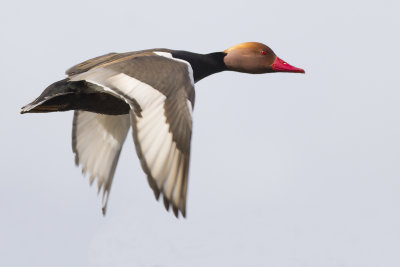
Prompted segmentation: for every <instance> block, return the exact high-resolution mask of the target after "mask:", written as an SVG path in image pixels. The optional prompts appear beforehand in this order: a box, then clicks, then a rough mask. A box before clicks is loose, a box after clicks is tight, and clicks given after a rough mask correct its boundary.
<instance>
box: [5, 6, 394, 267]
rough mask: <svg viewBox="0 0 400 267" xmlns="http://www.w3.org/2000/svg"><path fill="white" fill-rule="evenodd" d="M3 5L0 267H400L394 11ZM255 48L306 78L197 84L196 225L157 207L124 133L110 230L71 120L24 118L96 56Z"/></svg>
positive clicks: (244, 77) (219, 79)
mask: <svg viewBox="0 0 400 267" xmlns="http://www.w3.org/2000/svg"><path fill="white" fill-rule="evenodd" d="M0 5H1V6H0V34H1V42H0V47H1V50H2V53H1V56H0V73H1V78H2V79H1V82H2V85H1V89H2V90H1V94H2V95H1V96H2V97H1V100H2V101H1V113H0V118H1V125H2V127H1V139H0V147H1V152H0V153H1V168H0V179H1V180H0V181H1V186H0V211H1V218H0V251H1V253H0V265H1V266H41V267H42V266H57V267H63V266H66V267H67V266H68V267H71V266H74V267H75V266H77V267H80V266H101V267H103V266H152V267H156V266H157V267H164V266H165V267H176V266H178V267H183V266H185V267H186V266H211V267H214V266H215V267H216V266H218V267H220V266H233V267H236V266H285V267H286V266H288V267H289V266H290V267H291V266H301V267H321V266H324V267H331V266H332V267H336V266H343V267H345V266H346V267H347V266H349V267H355V266H360V267H361V266H362V267H368V266H385V267H391V266H393V267H394V266H400V257H399V254H398V253H399V251H400V227H399V225H400V215H399V210H400V164H399V161H400V152H399V151H400V123H399V120H400V119H399V115H400V91H399V90H400V88H399V84H400V75H399V64H400V63H399V62H400V60H399V59H400V53H399V48H400V39H399V27H400V19H399V9H400V4H399V3H398V1H394V0H393V1H342V0H338V1H330V2H329V3H328V2H327V1H316V0H315V1H307V0H303V1H250V0H249V1H205V0H204V1H198V2H196V3H195V2H190V1H182V2H176V1H160V2H159V3H156V2H153V1H118V0H114V1H99V0H98V1H77V0H70V1H63V2H59V1H40V0H38V1H8V2H7V3H5V2H3V3H1V4H0ZM246 41H259V42H263V43H265V44H267V45H269V46H270V47H271V48H272V49H273V50H274V51H275V53H276V54H277V55H278V56H279V57H281V58H282V59H284V60H285V61H287V62H288V63H290V64H292V65H294V66H296V67H301V68H304V69H305V70H306V75H300V74H288V73H283V74H282V73H281V74H264V75H248V74H241V73H233V72H230V73H228V72H226V73H221V74H216V75H214V76H211V77H209V78H207V79H205V80H202V81H201V82H199V83H198V84H196V106H195V111H194V133H193V140H192V161H191V168H190V181H189V192H188V207H187V209H188V217H187V219H183V220H182V219H180V220H177V219H176V218H175V217H174V216H173V214H172V213H167V212H166V211H165V210H164V207H163V205H162V203H159V202H156V201H155V200H154V197H153V193H152V191H151V189H150V188H149V186H148V184H147V180H146V178H145V174H144V173H143V171H142V170H141V168H140V164H139V161H138V159H137V156H136V153H135V150H134V146H133V142H132V138H131V135H130V134H129V135H128V138H127V142H126V143H125V147H124V149H123V151H122V154H121V158H120V162H119V165H118V167H117V171H116V174H115V180H114V183H113V188H112V190H111V196H110V202H109V206H108V214H107V216H106V217H103V216H102V214H101V199H100V198H99V197H97V194H96V189H95V188H90V187H89V185H88V184H89V182H88V178H87V177H86V178H82V175H81V172H80V170H79V169H78V168H76V167H75V165H74V156H73V153H72V149H71V126H72V112H65V113H52V114H26V115H20V114H19V108H20V107H21V106H23V105H25V104H27V103H28V102H30V101H31V100H33V99H34V98H35V97H37V96H38V95H39V94H40V93H41V92H42V91H43V90H44V89H45V87H46V86H48V85H49V84H51V83H53V82H54V81H57V80H60V79H62V78H63V77H64V71H65V70H66V69H67V68H69V67H71V66H72V65H74V64H76V63H79V62H81V61H83V60H85V59H88V58H91V57H95V56H98V55H101V54H105V53H108V52H125V51H134V50H140V49H146V48H156V47H165V48H172V49H184V50H189V51H193V52H201V53H208V52H215V51H222V50H224V49H226V48H228V47H230V46H232V45H235V44H238V43H241V42H246Z"/></svg>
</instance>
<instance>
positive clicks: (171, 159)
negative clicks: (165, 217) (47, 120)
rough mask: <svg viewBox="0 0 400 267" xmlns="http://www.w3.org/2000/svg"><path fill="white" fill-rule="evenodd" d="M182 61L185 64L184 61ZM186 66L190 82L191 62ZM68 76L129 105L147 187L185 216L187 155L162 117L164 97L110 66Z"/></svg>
mask: <svg viewBox="0 0 400 267" xmlns="http://www.w3.org/2000/svg"><path fill="white" fill-rule="evenodd" d="M173 60H176V59H173ZM177 61H181V60H177ZM182 62H185V63H186V64H187V65H188V63H187V62H186V61H183V60H182ZM188 68H189V74H190V75H189V76H190V79H191V81H192V84H193V75H192V73H191V71H192V70H191V67H190V65H188ZM71 78H72V80H86V81H88V82H91V83H95V84H97V85H100V86H102V87H103V88H104V90H106V91H112V93H113V94H116V95H118V96H119V97H121V98H122V99H124V100H125V101H126V102H127V103H128V104H129V105H130V106H131V110H132V111H131V114H130V116H131V122H132V123H131V124H132V127H133V137H134V141H135V145H136V150H137V154H138V156H139V158H140V161H141V163H142V167H143V170H144V171H145V173H146V174H147V176H148V179H149V183H150V186H151V187H152V189H153V190H154V192H155V194H156V197H158V196H159V194H160V192H161V193H162V194H163V196H164V204H165V205H166V208H167V209H168V207H169V203H171V204H172V207H173V210H174V213H175V215H176V216H178V215H177V214H178V209H179V210H180V211H181V212H182V214H183V215H184V216H185V210H186V207H185V206H186V190H187V175H188V167H189V155H184V154H183V153H182V152H181V151H180V150H179V149H178V148H177V145H176V143H175V142H174V141H173V136H172V133H171V131H170V125H169V124H168V122H167V119H166V117H165V101H166V96H165V95H164V94H162V93H161V92H160V91H158V90H156V89H155V88H153V87H152V86H150V85H148V84H146V83H143V82H141V81H140V80H138V79H135V78H133V77H131V76H129V75H126V74H124V73H119V72H116V71H114V70H109V69H103V68H98V69H94V70H93V71H89V72H86V73H82V74H79V75H76V76H74V77H71ZM135 102H136V103H135ZM135 104H139V106H140V109H141V110H136V107H137V105H135ZM187 106H188V108H189V111H190V113H191V112H192V109H193V107H192V104H191V102H190V101H189V100H187ZM89 163H91V162H89ZM89 163H88V164H89Z"/></svg>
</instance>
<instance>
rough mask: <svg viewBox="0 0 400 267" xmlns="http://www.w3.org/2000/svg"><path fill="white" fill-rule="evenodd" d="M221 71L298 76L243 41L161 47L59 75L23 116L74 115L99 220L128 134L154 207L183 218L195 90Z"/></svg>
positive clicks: (76, 146)
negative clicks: (213, 47) (194, 48)
mask: <svg viewBox="0 0 400 267" xmlns="http://www.w3.org/2000/svg"><path fill="white" fill-rule="evenodd" d="M222 71H235V72H242V73H250V74H263V73H276V72H288V73H305V71H304V70H303V69H301V68H297V67H294V66H292V65H290V64H288V63H287V62H285V61H284V60H282V59H280V58H279V57H278V56H276V54H275V53H274V52H273V51H272V49H271V48H269V47H268V46H267V45H265V44H262V43H259V42H246V43H241V44H238V45H235V46H232V47H230V48H228V49H226V50H224V51H222V52H214V53H208V54H199V53H194V52H189V51H184V50H172V49H165V48H157V49H147V50H141V51H135V52H125V53H109V54H105V55H102V56H99V57H95V58H92V59H89V60H86V61H84V62H82V63H80V64H77V65H75V66H73V67H71V68H70V69H68V70H67V71H66V75H67V78H65V79H63V80H60V81H57V82H55V83H53V84H51V85H50V86H48V87H47V88H46V89H45V90H44V91H43V92H42V94H40V95H39V97H37V98H36V99H35V100H34V101H33V102H31V103H29V104H27V105H25V106H24V107H22V108H21V114H24V113H44V112H58V111H69V110H74V115H73V122H72V150H73V153H74V154H75V164H76V165H77V166H81V168H82V173H83V175H85V174H88V176H89V177H90V178H89V181H90V185H92V183H93V182H94V181H95V180H97V188H98V192H102V212H103V214H104V215H105V214H106V210H107V203H108V199H109V195H110V190H111V185H112V182H113V179H114V173H115V170H116V166H117V163H118V159H119V156H120V153H121V149H122V146H123V144H124V141H125V139H126V137H127V134H128V131H129V129H130V128H132V136H133V140H134V144H135V148H136V153H137V156H138V158H139V160H140V163H141V167H142V169H143V171H144V173H145V174H146V176H147V180H148V183H149V185H150V187H151V189H152V190H153V193H154V195H155V198H156V199H157V200H159V199H160V196H162V199H163V202H164V206H165V209H166V210H167V211H169V210H172V211H173V213H174V215H175V216H176V217H177V218H178V217H179V214H181V216H183V217H186V199H187V191H188V178H189V163H190V148H191V136H192V123H193V122H192V112H193V108H194V103H195V87H194V85H195V83H197V82H198V81H200V80H202V79H204V78H206V77H208V76H210V75H212V74H216V73H219V72H222Z"/></svg>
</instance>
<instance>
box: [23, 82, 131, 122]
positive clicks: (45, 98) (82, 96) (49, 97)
mask: <svg viewBox="0 0 400 267" xmlns="http://www.w3.org/2000/svg"><path fill="white" fill-rule="evenodd" d="M67 110H83V111H91V112H95V113H100V114H108V115H122V114H128V113H129V110H130V106H129V105H128V104H127V103H126V102H125V101H124V100H122V99H121V98H118V97H115V96H114V95H111V94H109V93H107V92H105V91H104V89H103V88H102V87H101V86H99V85H96V84H92V83H90V82H86V81H70V80H69V79H68V78H67V79H64V80H61V81H58V82H55V83H53V84H51V85H50V86H49V87H47V88H46V90H44V91H43V93H42V94H41V95H40V96H39V97H38V98H36V99H35V100H34V101H33V102H31V103H29V104H28V105H26V106H23V107H22V108H21V114H24V113H43V112H55V111H67Z"/></svg>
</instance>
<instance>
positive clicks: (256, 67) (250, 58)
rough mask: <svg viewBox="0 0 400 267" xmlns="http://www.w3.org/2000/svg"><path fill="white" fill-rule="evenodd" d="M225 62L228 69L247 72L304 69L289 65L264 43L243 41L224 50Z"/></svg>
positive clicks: (300, 71)
mask: <svg viewBox="0 0 400 267" xmlns="http://www.w3.org/2000/svg"><path fill="white" fill-rule="evenodd" d="M224 53H226V56H225V58H224V63H225V65H226V67H227V68H228V70H233V71H239V72H245V73H269V72H295V73H305V71H304V70H303V69H300V68H296V67H294V66H291V65H289V64H288V63H286V62H285V61H283V60H282V59H280V58H279V57H277V56H276V55H275V53H274V52H273V51H272V49H271V48H269V47H268V46H266V45H265V44H262V43H257V42H248V43H242V44H238V45H235V46H232V47H231V48H228V49H226V50H225V51H224Z"/></svg>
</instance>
